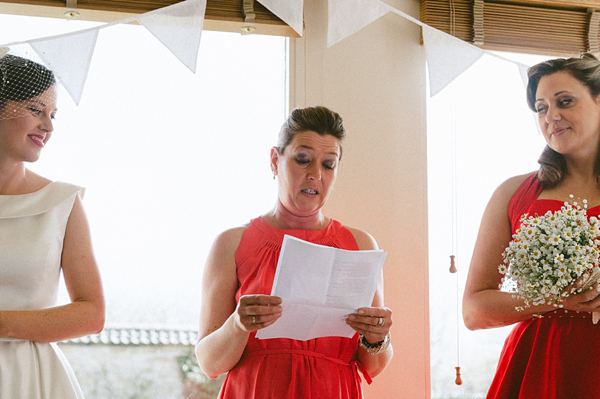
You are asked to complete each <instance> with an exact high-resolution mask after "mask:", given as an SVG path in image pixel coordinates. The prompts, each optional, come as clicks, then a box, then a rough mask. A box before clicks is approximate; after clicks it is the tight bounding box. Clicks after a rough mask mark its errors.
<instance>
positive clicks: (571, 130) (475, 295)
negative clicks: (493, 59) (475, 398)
mask: <svg viewBox="0 0 600 399" xmlns="http://www.w3.org/2000/svg"><path fill="white" fill-rule="evenodd" d="M528 77H529V81H528V86H527V101H528V105H529V107H530V108H531V109H532V110H533V111H534V112H536V113H537V116H538V120H539V124H540V128H541V131H542V133H543V136H544V138H545V140H546V143H547V146H546V148H545V149H544V151H543V153H542V155H541V156H540V158H539V161H538V162H539V163H540V168H539V170H538V171H536V172H534V173H530V174H526V175H522V176H515V177H512V178H510V179H508V180H506V181H505V182H504V183H503V184H501V185H500V187H498V188H497V189H496V191H495V192H494V194H493V195H492V198H491V199H490V201H489V203H488V206H487V208H486V210H485V212H484V215H483V218H482V222H481V227H480V230H479V234H478V237H477V241H476V244H475V249H474V253H473V257H472V261H471V266H470V270H469V276H468V279H467V284H466V287H465V294H464V298H463V317H464V321H465V324H466V326H467V327H468V328H469V329H471V330H476V329H483V328H493V327H500V326H506V325H510V324H514V323H517V324H516V325H515V327H514V328H513V330H512V332H511V333H510V335H509V336H508V338H507V340H506V342H505V345H504V349H503V351H502V354H501V357H500V360H499V363H498V368H497V372H496V375H495V378H494V380H493V382H492V384H491V387H490V389H489V392H488V398H544V399H549V398H557V399H558V398H598V397H600V390H599V388H598V378H599V377H598V376H600V344H599V342H600V324H594V323H593V322H592V317H591V312H594V311H599V310H600V296H598V295H599V286H598V283H597V282H592V284H591V287H590V288H589V289H585V290H583V291H582V292H578V293H573V294H570V295H569V296H567V297H566V298H563V299H562V300H561V301H560V303H559V307H555V306H554V305H553V304H551V303H550V304H547V303H546V304H541V305H534V306H525V307H524V305H525V303H524V302H523V300H521V299H518V298H516V297H514V296H513V294H512V293H510V292H504V291H502V290H500V289H499V285H500V284H501V277H502V276H501V274H500V273H499V271H498V267H499V265H501V264H503V256H502V255H503V251H504V249H505V248H506V247H508V246H509V243H510V241H511V239H512V235H513V234H515V233H516V232H517V229H519V226H520V224H521V216H522V215H524V214H527V215H544V214H546V212H547V211H552V212H555V211H558V210H560V208H561V207H562V206H563V205H564V202H565V201H568V202H573V201H577V199H578V198H579V199H581V200H579V202H580V203H581V202H582V200H583V199H585V200H587V213H588V217H590V216H596V217H598V215H599V213H600V157H599V148H600V62H599V61H598V60H597V59H596V58H595V57H594V56H593V55H591V54H584V55H582V56H581V58H569V59H554V60H550V61H546V62H542V63H540V64H537V65H535V66H533V67H531V68H530V69H529V71H528ZM573 197H574V198H575V200H573V199H572V198H573ZM574 286H577V283H576V284H574ZM548 302H550V301H548ZM517 307H519V308H522V307H524V310H520V311H517V310H516V308H517Z"/></svg>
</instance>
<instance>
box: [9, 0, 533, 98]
mask: <svg viewBox="0 0 600 399" xmlns="http://www.w3.org/2000/svg"><path fill="white" fill-rule="evenodd" d="M259 1H260V2H261V3H262V4H263V5H264V6H265V7H266V8H268V9H269V10H270V11H271V12H272V13H274V14H275V15H277V16H278V17H279V18H281V19H282V20H283V21H284V22H285V23H287V24H288V25H289V26H290V27H292V28H293V29H294V30H295V31H296V32H298V34H300V35H301V34H302V27H303V9H304V0H259ZM205 12H206V0H184V1H181V2H179V3H176V4H173V5H170V6H167V7H163V8H160V9H158V10H154V11H150V12H147V13H145V14H141V15H139V16H136V17H132V18H127V19H123V20H120V21H116V22H112V23H107V24H104V25H100V26H97V27H95V28H90V29H86V30H82V31H78V32H71V33H67V34H63V35H57V36H51V37H46V38H41V39H35V40H31V41H28V42H22V43H10V44H6V45H3V46H0V47H14V46H15V45H17V46H20V45H29V46H31V48H33V50H34V51H35V52H36V53H37V55H38V56H39V57H40V59H41V60H42V62H44V63H45V64H46V65H47V66H48V67H49V68H50V69H52V70H53V71H54V72H55V74H56V76H57V78H58V79H59V81H60V82H61V83H62V84H63V85H64V87H65V89H66V90H67V92H68V93H69V95H70V96H71V97H72V98H73V100H74V101H75V103H76V104H79V101H80V99H81V96H82V92H83V88H84V85H85V81H86V79H87V74H88V70H89V66H90V63H91V58H92V56H93V53H94V49H95V45H96V40H97V37H98V32H99V30H100V29H104V28H107V27H109V26H112V25H115V24H120V23H121V24H123V23H129V22H131V21H135V20H138V21H139V22H140V23H141V24H142V25H143V26H144V27H145V28H146V29H147V30H148V31H150V33H152V34H153V35H154V36H155V37H156V38H157V39H158V40H159V41H160V42H161V43H162V44H163V45H164V46H165V47H167V48H168V49H169V50H170V51H171V52H172V53H173V54H174V55H175V56H176V57H177V58H178V59H179V60H180V61H181V62H182V63H183V64H184V65H185V66H186V67H187V68H188V69H190V70H191V71H192V72H195V71H196V65H197V58H198V51H199V48H200V39H201V36H202V30H203V25H204V15H205ZM388 12H393V13H396V14H397V15H399V16H401V17H402V18H405V19H407V20H409V21H411V22H413V23H415V24H417V25H419V26H421V27H422V29H423V41H424V45H425V54H426V58H427V65H428V68H429V80H430V88H431V91H430V96H434V95H436V94H437V93H438V92H440V91H441V90H442V89H444V87H446V86H447V85H448V84H449V83H450V82H452V81H453V80H454V79H455V78H456V77H458V76H459V75H460V74H462V73H463V72H464V71H466V70H467V69H468V68H469V67H470V66H471V65H473V64H474V63H475V62H477V60H479V58H481V57H482V56H483V55H484V54H489V55H490V56H494V57H497V58H501V59H503V60H504V61H506V62H511V63H514V64H517V65H518V68H519V72H520V73H521V77H522V78H523V79H524V82H525V83H526V68H527V67H526V66H525V65H522V64H519V63H515V62H514V61H511V60H508V59H504V58H502V57H500V56H498V55H496V54H493V53H491V52H488V51H485V50H483V49H480V48H478V47H476V46H473V45H471V44H469V43H467V42H464V41H462V40H460V39H458V38H455V37H454V36H451V35H448V34H446V33H444V32H442V31H439V30H437V29H435V28H432V27H430V26H429V25H426V24H424V23H423V22H421V21H419V20H418V19H415V18H413V17H411V16H409V15H407V14H405V13H403V12H401V11H399V10H397V9H395V8H393V7H392V6H390V5H388V4H386V3H384V2H383V1H381V0H329V1H328V14H329V15H328V31H327V47H331V46H333V45H334V44H335V43H337V42H339V41H341V40H343V39H344V38H346V37H348V36H350V35H352V34H353V33H355V32H357V31H359V30H361V29H362V28H364V27H366V26H367V25H369V24H370V23H372V22H373V21H375V20H377V19H379V18H380V17H382V16H383V15H385V14H386V13H388Z"/></svg>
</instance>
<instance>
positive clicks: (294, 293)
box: [256, 235, 387, 341]
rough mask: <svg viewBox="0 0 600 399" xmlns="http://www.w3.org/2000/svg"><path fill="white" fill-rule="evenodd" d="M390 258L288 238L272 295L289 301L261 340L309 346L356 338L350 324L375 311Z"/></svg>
mask: <svg viewBox="0 0 600 399" xmlns="http://www.w3.org/2000/svg"><path fill="white" fill-rule="evenodd" d="M386 256H387V253H386V252H384V251H382V250H370V251H350V250H345V249H338V248H333V247H328V246H324V245H318V244H313V243H310V242H307V241H304V240H301V239H299V238H296V237H293V236H289V235H285V236H284V238H283V244H282V247H281V253H280V254H279V261H278V263H277V271H276V272H275V281H274V282H273V289H272V290H271V295H275V296H278V297H281V298H282V300H283V303H282V307H283V313H282V316H281V317H280V318H279V319H278V320H277V321H276V322H275V323H273V324H272V325H270V326H268V327H266V328H263V329H261V330H259V331H258V332H257V334H256V337H257V338H260V339H267V338H291V339H297V340H303V341H305V340H308V339H313V338H318V337H330V336H341V337H348V338H350V337H352V336H353V335H354V333H355V331H354V330H353V329H352V328H350V326H348V325H347V324H346V322H345V320H346V318H347V317H348V315H349V314H350V313H355V312H356V311H357V310H358V308H362V307H368V306H371V303H372V302H373V297H374V295H375V290H376V289H377V282H378V280H379V276H380V274H381V269H382V267H383V262H384V261H385V258H386Z"/></svg>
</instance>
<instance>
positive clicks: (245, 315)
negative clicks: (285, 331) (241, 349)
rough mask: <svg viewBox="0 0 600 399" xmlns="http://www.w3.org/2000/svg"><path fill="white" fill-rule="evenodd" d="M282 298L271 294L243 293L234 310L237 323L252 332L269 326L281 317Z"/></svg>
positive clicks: (244, 329)
mask: <svg viewBox="0 0 600 399" xmlns="http://www.w3.org/2000/svg"><path fill="white" fill-rule="evenodd" d="M282 311H283V308H282V307H281V298H280V297H277V296H271V295H243V296H241V297H240V300H239V302H238V304H237V307H236V309H235V312H234V318H235V325H236V326H238V328H240V329H241V330H242V331H245V332H252V331H256V330H260V329H262V328H265V327H268V326H270V325H271V324H273V323H275V322H276V321H277V319H279V318H280V317H281V313H282Z"/></svg>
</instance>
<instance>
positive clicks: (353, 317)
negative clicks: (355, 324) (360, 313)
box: [348, 314, 356, 320]
mask: <svg viewBox="0 0 600 399" xmlns="http://www.w3.org/2000/svg"><path fill="white" fill-rule="evenodd" d="M348 319H350V320H356V316H354V315H353V314H351V315H350V316H348Z"/></svg>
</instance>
